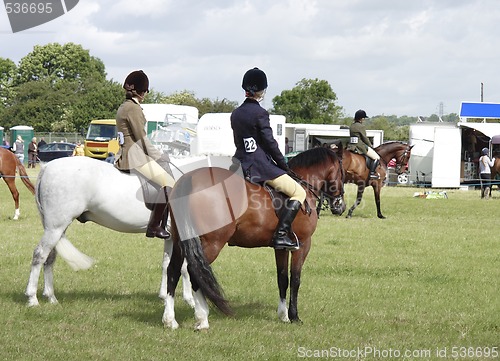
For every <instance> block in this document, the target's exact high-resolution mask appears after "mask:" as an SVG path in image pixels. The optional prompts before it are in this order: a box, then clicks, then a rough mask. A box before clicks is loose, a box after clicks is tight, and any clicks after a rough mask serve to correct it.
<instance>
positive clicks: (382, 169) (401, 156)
mask: <svg viewBox="0 0 500 361" xmlns="http://www.w3.org/2000/svg"><path fill="white" fill-rule="evenodd" d="M412 148H413V145H412V146H409V145H408V144H406V143H402V142H387V143H384V144H381V145H379V146H378V147H376V148H375V151H376V152H377V153H378V154H379V155H380V166H379V167H378V169H377V171H378V173H379V174H380V179H370V170H369V169H368V167H367V166H366V157H365V156H364V155H361V154H356V153H353V152H351V151H349V150H347V149H346V150H344V155H343V162H342V163H343V165H344V171H345V182H346V183H348V182H352V183H356V184H357V186H358V192H357V195H356V201H355V202H354V204H353V206H352V207H351V208H350V209H349V212H348V213H347V218H351V216H352V212H353V211H354V209H355V208H356V207H357V206H358V205H359V203H361V198H362V197H363V192H364V191H365V188H366V187H368V186H372V187H373V192H374V194H375V204H376V205H377V217H378V218H385V217H384V216H383V215H382V211H381V210H380V190H381V189H382V187H383V186H384V181H385V177H386V175H387V163H389V162H390V160H391V159H393V158H395V159H396V173H397V174H401V173H403V171H404V169H405V168H406V165H407V164H408V160H409V159H410V156H411V149H412Z"/></svg>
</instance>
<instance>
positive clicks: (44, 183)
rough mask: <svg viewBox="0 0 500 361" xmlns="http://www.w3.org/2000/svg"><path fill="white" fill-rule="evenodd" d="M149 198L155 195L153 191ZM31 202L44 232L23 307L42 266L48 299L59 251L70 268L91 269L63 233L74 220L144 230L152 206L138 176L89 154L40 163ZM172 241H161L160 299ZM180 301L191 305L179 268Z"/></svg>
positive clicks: (33, 302) (31, 302) (32, 301)
mask: <svg viewBox="0 0 500 361" xmlns="http://www.w3.org/2000/svg"><path fill="white" fill-rule="evenodd" d="M152 197H154V196H152ZM35 198H36V202H37V207H38V211H39V213H40V217H41V221H42V225H43V231H44V233H43V236H42V238H41V240H40V242H39V244H38V245H37V246H36V247H35V250H34V251H33V259H32V262H31V272H30V275H29V280H28V285H27V287H26V292H25V294H26V296H27V297H28V306H38V305H39V302H38V298H37V294H36V293H37V288H38V279H39V277H40V273H41V268H42V265H43V270H44V281H45V282H44V291H43V296H45V297H46V298H47V299H48V301H49V302H50V303H53V304H56V303H58V301H57V298H56V297H55V294H54V280H53V265H54V261H55V259H56V255H57V254H59V255H60V256H61V257H62V258H63V259H64V260H65V261H66V262H67V263H68V264H69V265H70V267H71V268H73V269H74V270H81V269H88V268H90V267H91V266H92V265H93V263H94V260H93V259H92V258H90V257H89V256H87V255H85V254H83V253H82V252H80V251H79V250H78V249H76V248H75V247H74V246H73V244H72V243H71V242H70V241H69V240H68V239H67V237H66V229H67V228H68V227H69V226H70V224H71V223H72V222H73V221H74V220H75V219H77V220H78V221H79V222H82V223H85V222H89V221H92V222H95V223H97V224H99V225H101V226H103V227H106V228H109V229H112V230H115V231H118V232H123V233H146V228H147V224H148V221H149V216H150V214H151V211H150V210H149V209H148V208H147V207H146V205H145V201H144V199H145V198H144V194H143V192H142V188H141V181H140V179H139V177H138V176H137V175H135V174H133V173H124V172H121V171H119V170H118V169H116V168H115V167H114V166H113V165H112V164H110V163H106V162H103V161H100V160H96V159H93V158H89V157H66V158H59V159H55V160H53V161H50V162H48V163H47V164H46V165H44V166H42V168H41V171H40V173H39V175H38V179H37V183H36V197H35ZM171 249H172V241H171V240H170V239H167V240H165V242H164V254H163V263H164V264H163V269H164V273H163V274H162V280H161V285H160V294H159V296H160V298H165V297H166V285H167V284H166V276H167V275H166V269H167V266H168V263H169V261H170V252H171ZM182 274H183V277H186V282H183V286H184V290H185V291H184V299H185V301H186V302H187V303H188V304H190V305H191V306H194V303H193V300H192V299H193V296H192V292H191V284H190V282H189V278H188V274H187V269H186V267H185V265H184V267H183V273H182Z"/></svg>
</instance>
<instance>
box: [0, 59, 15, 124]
mask: <svg viewBox="0 0 500 361" xmlns="http://www.w3.org/2000/svg"><path fill="white" fill-rule="evenodd" d="M16 74H17V66H16V64H15V63H14V62H13V61H12V60H10V59H5V58H0V115H1V114H2V112H3V110H4V109H5V107H6V106H7V101H8V99H11V98H13V97H14V92H13V90H12V83H13V82H14V78H15V77H16Z"/></svg>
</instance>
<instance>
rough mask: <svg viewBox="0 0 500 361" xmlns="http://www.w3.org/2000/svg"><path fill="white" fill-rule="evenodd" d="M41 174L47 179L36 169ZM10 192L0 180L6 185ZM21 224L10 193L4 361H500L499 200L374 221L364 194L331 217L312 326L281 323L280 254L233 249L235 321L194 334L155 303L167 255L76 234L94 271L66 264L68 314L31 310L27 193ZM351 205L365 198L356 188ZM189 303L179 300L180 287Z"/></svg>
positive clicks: (73, 229)
mask: <svg viewBox="0 0 500 361" xmlns="http://www.w3.org/2000/svg"><path fill="white" fill-rule="evenodd" d="M30 171H31V172H30V174H31V175H33V176H35V175H36V171H37V170H30ZM2 183H3V182H2ZM18 187H19V190H20V192H21V217H20V219H19V220H18V221H13V220H11V217H12V216H13V213H14V209H13V208H14V207H13V202H12V199H11V196H10V193H9V192H8V189H7V187H6V186H5V185H4V184H0V227H1V228H0V229H1V238H0V239H1V240H0V308H1V314H0V340H1V344H0V358H1V359H2V360H70V359H71V360H191V359H200V360H294V359H303V358H312V359H320V358H323V359H366V360H371V359H407V360H413V359H414V360H422V359H425V360H442V359H467V360H492V359H499V358H500V357H499V355H498V354H499V352H500V350H499V348H500V297H499V296H500V287H499V286H500V234H499V223H498V216H499V215H500V192H498V191H496V190H495V191H494V192H493V196H494V199H491V200H489V201H482V200H480V199H479V191H459V190H447V194H448V197H449V198H448V199H435V200H430V199H420V198H414V197H413V193H414V192H416V191H419V190H418V189H415V188H394V187H385V188H384V189H383V191H382V211H383V213H384V214H385V216H386V217H387V219H385V220H380V219H378V218H376V210H375V204H374V201H373V192H372V191H371V189H369V190H367V192H366V194H365V197H364V201H363V203H362V204H361V205H360V206H359V207H358V208H357V209H356V211H355V212H354V216H353V218H352V219H346V218H344V217H333V216H331V215H328V214H326V213H324V214H323V216H322V217H321V219H320V221H319V224H318V229H317V230H316V233H315V235H314V237H313V246H312V250H311V252H310V254H309V256H308V258H307V260H306V263H305V265H304V269H303V274H302V284H301V288H300V294H299V316H300V317H301V319H302V320H303V324H302V325H298V324H283V323H281V322H279V321H278V319H277V315H276V307H277V302H278V292H277V286H276V278H275V265H274V255H273V252H272V250H271V249H255V250H245V249H238V248H232V247H231V248H230V247H226V248H225V249H224V250H223V251H222V253H221V255H220V257H219V258H218V259H217V261H216V262H215V263H214V265H213V267H214V270H215V272H216V274H217V276H218V279H219V281H220V283H221V285H222V287H223V288H224V290H225V292H226V296H227V297H228V299H229V300H230V302H231V305H232V306H233V308H234V310H235V311H236V314H235V316H234V317H232V318H229V317H226V316H223V315H221V314H220V313H218V312H217V311H216V310H212V311H211V315H210V318H209V320H210V325H211V328H210V331H208V332H206V333H199V332H194V331H193V326H194V318H193V312H192V310H191V309H190V308H189V306H187V305H186V304H185V303H184V302H183V301H182V300H181V298H180V292H179V293H178V297H177V307H176V314H177V321H178V322H179V323H180V326H181V328H180V329H178V330H176V331H171V330H165V329H164V328H163V327H162V323H161V317H162V313H163V304H162V302H161V300H160V299H159V298H158V297H157V293H158V288H159V282H160V273H161V257H162V243H161V241H159V240H152V239H147V238H145V237H144V236H142V235H129V234H121V233H117V232H114V231H110V230H107V229H104V228H102V227H99V226H97V225H95V224H79V223H77V222H76V223H73V225H72V226H70V228H69V230H68V236H69V239H70V240H71V241H72V242H73V243H74V244H75V245H76V246H77V247H78V248H79V249H80V250H82V251H83V252H85V253H86V254H88V255H90V256H92V257H94V258H95V259H96V260H97V263H96V265H95V266H94V267H93V268H92V269H90V270H88V271H84V272H73V271H72V270H71V269H70V268H69V267H68V266H67V265H66V264H65V263H64V262H63V261H61V260H59V261H57V262H56V266H55V272H54V273H55V275H54V278H55V291H56V296H57V297H58V299H59V302H60V304H59V305H56V306H53V305H49V304H48V303H47V302H46V301H45V300H44V299H42V297H41V287H42V282H43V281H42V280H41V282H40V285H39V297H40V303H41V305H40V307H38V308H27V307H26V299H25V297H24V289H25V287H26V283H27V279H28V275H29V271H30V262H31V256H32V252H33V249H34V247H35V246H36V244H37V243H38V241H39V239H40V237H41V235H42V227H41V224H40V220H39V216H38V213H37V210H36V207H35V203H34V199H33V196H31V195H30V194H29V192H28V191H27V189H26V188H25V187H24V185H22V184H21V182H20V181H18ZM346 190H347V200H348V202H349V204H352V201H353V197H354V188H353V187H351V186H348V187H347V188H346ZM179 291H180V289H179Z"/></svg>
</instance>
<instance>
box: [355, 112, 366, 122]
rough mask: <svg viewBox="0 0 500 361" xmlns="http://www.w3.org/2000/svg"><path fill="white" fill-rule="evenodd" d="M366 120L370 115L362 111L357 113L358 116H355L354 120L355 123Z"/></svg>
mask: <svg viewBox="0 0 500 361" xmlns="http://www.w3.org/2000/svg"><path fill="white" fill-rule="evenodd" d="M365 118H368V115H366V112H365V111H364V110H362V109H360V110H358V111H357V112H356V114H354V120H355V121H358V120H361V119H365Z"/></svg>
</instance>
